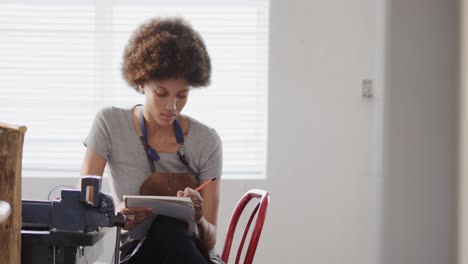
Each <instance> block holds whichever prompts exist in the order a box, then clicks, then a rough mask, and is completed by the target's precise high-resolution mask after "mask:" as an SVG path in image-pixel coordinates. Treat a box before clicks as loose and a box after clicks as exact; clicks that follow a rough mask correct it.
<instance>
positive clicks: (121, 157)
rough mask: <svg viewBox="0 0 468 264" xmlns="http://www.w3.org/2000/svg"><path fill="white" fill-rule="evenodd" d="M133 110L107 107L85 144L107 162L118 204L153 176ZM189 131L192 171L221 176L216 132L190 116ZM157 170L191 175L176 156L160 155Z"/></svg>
mask: <svg viewBox="0 0 468 264" xmlns="http://www.w3.org/2000/svg"><path fill="white" fill-rule="evenodd" d="M133 109H134V107H132V108H128V109H122V108H117V107H107V108H104V109H102V110H101V111H99V112H98V113H97V115H96V118H95V120H94V123H93V126H92V128H91V131H90V133H89V135H88V136H87V137H86V139H85V140H84V142H83V143H84V145H85V146H87V147H89V148H91V149H92V150H94V151H95V152H96V153H97V154H99V155H100V156H102V157H103V158H105V159H106V160H107V165H108V168H109V170H110V175H111V184H112V185H111V186H112V188H111V189H112V192H113V193H112V195H113V196H114V200H115V202H116V204H119V203H121V202H122V200H123V195H136V194H139V190H140V186H141V184H142V183H143V182H144V181H145V179H146V177H147V176H148V175H149V174H150V167H149V164H148V159H147V155H146V152H145V150H144V146H143V144H142V142H141V140H140V138H139V137H138V135H137V133H136V130H135V128H134V126H133V122H132V111H133ZM188 119H189V123H190V125H189V129H188V133H187V136H186V137H185V142H184V147H185V155H186V157H187V160H188V162H189V165H190V168H192V169H193V170H194V171H195V172H196V173H198V174H199V177H200V180H201V181H203V180H209V179H211V178H215V177H220V176H221V173H222V159H223V157H222V145H221V139H220V138H219V135H218V134H217V133H216V131H215V130H214V129H212V128H209V127H207V126H205V125H204V124H202V123H200V122H199V121H197V120H195V119H193V118H191V117H188ZM158 154H159V156H160V157H161V159H160V160H159V161H157V162H154V164H155V168H156V171H158V172H171V173H181V172H189V171H188V168H187V167H186V166H185V165H184V164H183V163H182V162H181V161H180V160H179V157H178V155H177V154H176V153H158Z"/></svg>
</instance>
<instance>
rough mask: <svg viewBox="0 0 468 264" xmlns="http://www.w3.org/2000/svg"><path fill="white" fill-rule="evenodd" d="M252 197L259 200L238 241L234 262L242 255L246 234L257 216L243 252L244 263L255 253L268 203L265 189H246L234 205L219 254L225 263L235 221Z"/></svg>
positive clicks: (251, 259)
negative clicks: (221, 251) (244, 252)
mask: <svg viewBox="0 0 468 264" xmlns="http://www.w3.org/2000/svg"><path fill="white" fill-rule="evenodd" d="M252 198H259V201H258V202H257V204H256V205H255V207H254V209H253V210H252V213H251V214H250V217H249V220H248V222H247V224H246V226H245V229H244V233H243V235H242V238H241V241H240V243H239V248H238V250H237V255H236V262H235V263H236V264H238V263H239V260H240V257H241V255H242V250H243V248H244V243H245V239H246V237H247V234H248V233H249V230H250V226H251V224H252V221H253V219H254V218H255V216H257V219H256V221H255V226H254V227H253V230H252V234H251V236H250V242H249V245H248V248H247V252H246V254H245V258H244V263H246V264H250V263H252V262H253V258H254V255H255V251H256V250H257V245H258V241H259V239H260V234H261V233H262V228H263V223H264V222H265V217H266V213H267V209H268V204H269V203H270V195H269V194H268V192H267V191H264V190H258V189H252V190H249V191H247V192H246V193H245V194H244V195H243V196H242V198H241V199H240V200H239V202H238V203H237V205H236V207H235V208H234V212H233V214H232V216H231V219H230V221H229V225H228V231H227V234H226V240H225V242H224V248H223V253H222V255H221V259H222V260H223V261H224V262H225V263H227V262H228V259H229V253H230V251H231V246H232V240H233V238H234V233H235V231H236V227H237V223H238V222H239V218H240V216H241V215H242V213H243V211H244V209H245V207H246V205H247V204H248V203H249V202H250V200H252Z"/></svg>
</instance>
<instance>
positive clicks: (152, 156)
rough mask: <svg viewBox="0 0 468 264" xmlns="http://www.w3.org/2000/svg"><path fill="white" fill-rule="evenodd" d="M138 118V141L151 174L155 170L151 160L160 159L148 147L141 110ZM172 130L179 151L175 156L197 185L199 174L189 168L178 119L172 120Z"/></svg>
mask: <svg viewBox="0 0 468 264" xmlns="http://www.w3.org/2000/svg"><path fill="white" fill-rule="evenodd" d="M138 117H139V121H140V129H141V134H142V136H141V137H140V140H141V143H143V146H144V148H145V152H146V157H147V159H148V164H149V167H150V170H151V173H154V172H155V171H156V168H155V166H154V162H153V160H155V161H159V160H160V159H161V157H160V156H159V154H158V153H157V152H156V150H154V149H153V148H151V147H150V146H149V145H148V133H147V131H146V126H145V118H144V116H143V109H141V111H140V113H139V116H138ZM174 130H175V135H176V140H177V144H179V149H177V156H179V160H180V161H181V162H182V163H183V164H184V165H185V167H187V169H188V170H189V171H190V172H191V173H193V174H194V175H195V178H196V180H197V185H198V184H199V182H200V179H199V174H198V173H196V172H195V171H194V170H193V169H192V168H191V167H190V164H189V162H188V160H187V157H186V156H185V148H184V133H183V132H182V127H181V125H180V122H179V120H178V119H176V120H174Z"/></svg>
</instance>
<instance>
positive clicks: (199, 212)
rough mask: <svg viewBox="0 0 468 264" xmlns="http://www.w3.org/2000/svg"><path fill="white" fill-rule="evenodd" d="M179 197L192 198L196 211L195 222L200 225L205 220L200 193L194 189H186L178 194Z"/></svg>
mask: <svg viewBox="0 0 468 264" xmlns="http://www.w3.org/2000/svg"><path fill="white" fill-rule="evenodd" d="M177 197H190V199H191V200H192V203H193V209H194V211H195V222H197V223H199V222H200V221H201V219H202V218H203V202H204V200H203V198H202V197H201V195H200V193H199V192H197V191H195V190H194V189H192V188H188V187H187V188H185V190H183V191H178V192H177Z"/></svg>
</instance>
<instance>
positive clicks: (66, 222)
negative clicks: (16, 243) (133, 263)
mask: <svg viewBox="0 0 468 264" xmlns="http://www.w3.org/2000/svg"><path fill="white" fill-rule="evenodd" d="M101 179H102V177H99V176H84V177H82V180H81V191H80V190H62V192H61V196H62V197H61V199H54V200H52V201H33V200H23V201H22V230H21V240H22V245H21V259H22V260H21V263H23V264H36V263H37V264H39V263H40V264H47V263H53V264H62V263H63V264H72V263H88V260H87V259H86V256H85V248H86V247H92V246H94V245H95V244H96V243H97V242H99V240H101V238H102V237H103V236H104V235H105V234H106V233H107V232H108V231H109V227H114V226H116V227H117V234H118V236H117V240H120V228H121V227H122V226H124V224H125V218H124V216H123V215H121V214H118V215H115V207H114V201H113V200H112V197H110V196H109V195H107V194H104V193H101V185H102V181H101ZM106 227H107V228H106ZM117 243H119V244H120V241H117ZM114 259H115V260H116V261H117V262H116V263H118V260H119V251H118V250H116V252H115V256H114Z"/></svg>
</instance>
